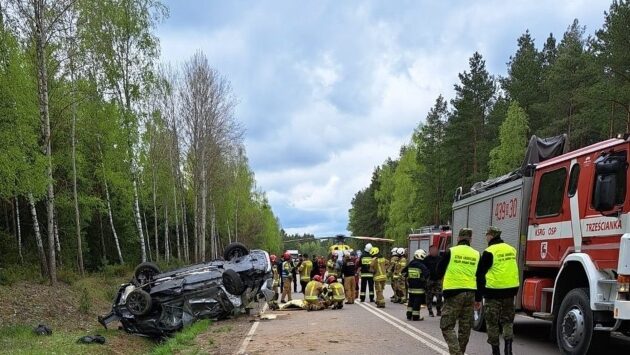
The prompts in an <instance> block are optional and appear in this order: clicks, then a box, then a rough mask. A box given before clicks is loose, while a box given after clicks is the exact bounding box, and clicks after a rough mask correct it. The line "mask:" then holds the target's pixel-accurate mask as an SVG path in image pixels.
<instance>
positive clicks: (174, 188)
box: [173, 184, 182, 260]
mask: <svg viewBox="0 0 630 355" xmlns="http://www.w3.org/2000/svg"><path fill="white" fill-rule="evenodd" d="M176 185H177V184H175V185H173V213H174V214H175V241H176V245H177V260H182V249H181V246H180V244H179V221H178V216H177V215H179V213H178V211H179V208H177V188H176Z"/></svg>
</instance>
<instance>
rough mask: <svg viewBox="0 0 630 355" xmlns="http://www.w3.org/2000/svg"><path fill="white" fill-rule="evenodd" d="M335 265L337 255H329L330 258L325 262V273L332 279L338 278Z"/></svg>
mask: <svg viewBox="0 0 630 355" xmlns="http://www.w3.org/2000/svg"><path fill="white" fill-rule="evenodd" d="M336 264H337V254H336V253H332V254H331V255H330V258H329V259H328V261H327V262H326V273H327V274H328V276H334V277H337V276H338V275H337V267H336V266H337V265H336Z"/></svg>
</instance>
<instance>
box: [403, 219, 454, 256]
mask: <svg viewBox="0 0 630 355" xmlns="http://www.w3.org/2000/svg"><path fill="white" fill-rule="evenodd" d="M451 236H452V233H451V227H450V226H448V225H431V226H424V227H420V228H418V229H412V230H411V234H409V235H408V237H407V240H408V250H409V254H410V255H411V254H413V253H414V252H415V251H416V250H418V249H423V250H424V251H426V252H427V253H428V252H429V247H431V246H434V245H435V246H437V247H438V250H439V252H440V253H443V252H444V251H446V249H447V248H448V247H450V246H451Z"/></svg>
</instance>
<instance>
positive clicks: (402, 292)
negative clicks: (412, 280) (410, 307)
mask: <svg viewBox="0 0 630 355" xmlns="http://www.w3.org/2000/svg"><path fill="white" fill-rule="evenodd" d="M397 252H398V258H399V259H398V263H397V264H396V267H395V269H394V281H395V282H396V283H398V286H397V287H396V290H397V291H398V295H397V296H398V300H399V302H398V303H403V304H404V303H406V302H407V280H405V277H404V275H403V274H402V271H403V269H404V268H406V267H407V258H406V257H405V249H403V248H398V250H397Z"/></svg>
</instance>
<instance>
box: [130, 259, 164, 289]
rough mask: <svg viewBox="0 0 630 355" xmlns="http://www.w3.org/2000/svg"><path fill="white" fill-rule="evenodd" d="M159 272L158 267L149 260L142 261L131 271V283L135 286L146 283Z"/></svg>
mask: <svg viewBox="0 0 630 355" xmlns="http://www.w3.org/2000/svg"><path fill="white" fill-rule="evenodd" d="M160 273H161V271H160V268H159V267H158V266H157V265H156V264H154V263H151V262H144V263H142V264H140V265H138V266H136V269H135V270H134V271H133V280H132V281H133V282H132V283H133V284H134V286H136V287H140V286H143V285H146V284H147V283H149V282H151V281H153V279H154V278H155V276H157V275H159V274H160Z"/></svg>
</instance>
